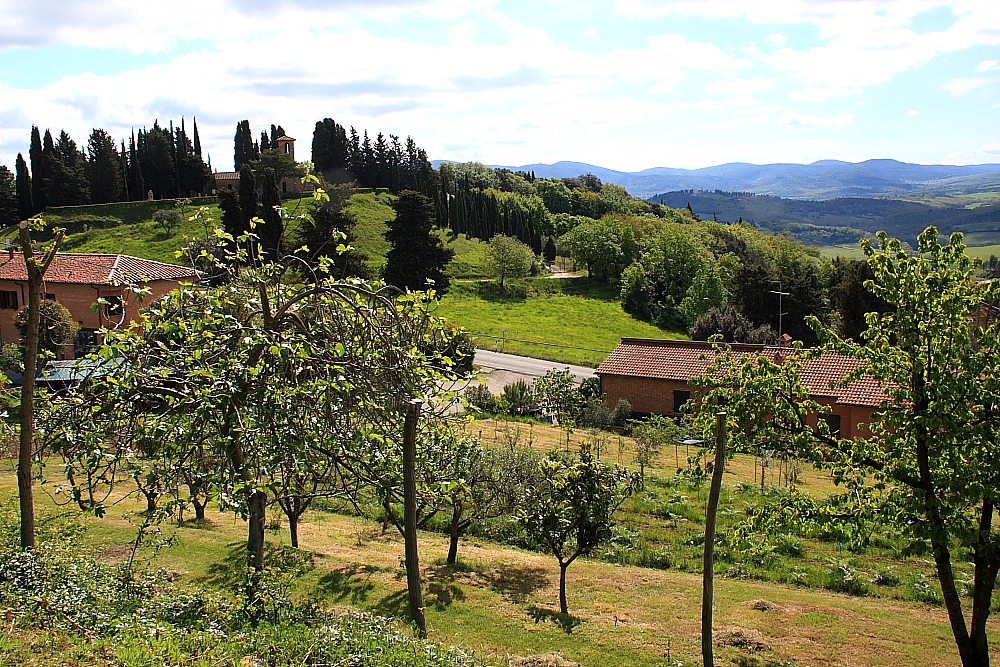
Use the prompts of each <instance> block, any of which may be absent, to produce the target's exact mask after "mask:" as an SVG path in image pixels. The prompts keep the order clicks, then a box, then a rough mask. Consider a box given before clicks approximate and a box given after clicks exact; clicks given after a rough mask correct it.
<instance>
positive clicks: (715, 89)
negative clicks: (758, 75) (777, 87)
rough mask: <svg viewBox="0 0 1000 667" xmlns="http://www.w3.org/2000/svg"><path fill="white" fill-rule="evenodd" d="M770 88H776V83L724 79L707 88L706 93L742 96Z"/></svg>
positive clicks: (760, 80) (764, 80)
mask: <svg viewBox="0 0 1000 667" xmlns="http://www.w3.org/2000/svg"><path fill="white" fill-rule="evenodd" d="M769 88H774V82H773V81H768V80H767V79H730V80H725V79H722V80H718V81H713V82H711V83H710V84H708V85H707V86H705V92H706V93H708V94H710V95H717V94H722V95H742V94H744V93H757V92H760V91H762V90H767V89H769Z"/></svg>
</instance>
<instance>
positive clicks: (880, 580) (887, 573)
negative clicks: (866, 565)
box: [872, 565, 900, 588]
mask: <svg viewBox="0 0 1000 667" xmlns="http://www.w3.org/2000/svg"><path fill="white" fill-rule="evenodd" d="M899 582H900V579H899V575H898V574H896V573H895V572H894V571H893V569H892V566H891V565H886V566H885V567H880V568H878V569H876V570H875V574H873V575H872V583H873V584H877V585H879V586H887V587H889V588H895V587H896V586H899Z"/></svg>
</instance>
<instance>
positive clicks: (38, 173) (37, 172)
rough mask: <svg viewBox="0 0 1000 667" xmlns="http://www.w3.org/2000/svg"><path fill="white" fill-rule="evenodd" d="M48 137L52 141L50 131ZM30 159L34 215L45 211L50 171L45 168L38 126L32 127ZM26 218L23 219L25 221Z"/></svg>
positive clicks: (47, 132) (47, 133) (46, 132)
mask: <svg viewBox="0 0 1000 667" xmlns="http://www.w3.org/2000/svg"><path fill="white" fill-rule="evenodd" d="M45 134H46V136H47V137H48V139H49V141H50V142H51V141H52V135H51V134H49V131H48V130H46V131H45ZM28 157H29V158H30V159H31V176H32V181H31V199H32V201H33V203H34V206H33V207H32V213H33V214H34V213H41V212H43V211H45V178H46V177H47V176H48V175H49V173H48V170H47V169H46V168H45V156H44V155H43V153H42V139H41V136H40V135H39V133H38V126H37V125H32V126H31V148H30V150H29V151H28ZM24 219H26V218H22V220H24Z"/></svg>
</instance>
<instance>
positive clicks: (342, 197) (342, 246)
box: [294, 184, 372, 279]
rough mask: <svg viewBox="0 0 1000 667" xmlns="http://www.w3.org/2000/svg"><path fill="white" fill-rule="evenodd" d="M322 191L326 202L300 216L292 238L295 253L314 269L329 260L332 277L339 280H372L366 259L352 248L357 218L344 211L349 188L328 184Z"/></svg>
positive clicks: (319, 203) (349, 193)
mask: <svg viewBox="0 0 1000 667" xmlns="http://www.w3.org/2000/svg"><path fill="white" fill-rule="evenodd" d="M323 189H324V191H325V192H326V193H327V196H328V197H329V199H328V201H325V202H316V203H315V204H314V206H313V208H312V213H311V214H310V215H307V216H303V219H302V222H301V224H300V226H299V227H298V229H297V230H296V235H295V241H294V245H296V246H298V247H299V250H297V251H296V254H298V255H299V256H300V257H302V258H303V259H305V260H306V262H307V263H308V264H309V265H310V266H311V267H313V268H317V267H318V266H319V263H320V258H321V257H328V258H330V260H331V261H332V263H331V264H330V265H329V266H330V267H332V268H333V267H335V273H334V274H333V276H334V277H336V278H339V279H344V278H351V277H355V278H365V279H368V278H371V277H372V271H371V269H370V268H369V267H368V257H367V256H366V255H365V254H364V253H363V252H361V251H359V250H358V249H357V248H355V247H354V243H355V241H356V239H355V236H354V228H355V226H356V225H357V219H355V217H354V215H353V214H352V213H351V212H350V211H349V210H347V203H348V202H349V201H350V198H351V190H350V188H349V187H347V186H336V185H329V184H327V185H326V186H325V187H324V188H323Z"/></svg>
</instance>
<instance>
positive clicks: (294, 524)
mask: <svg viewBox="0 0 1000 667" xmlns="http://www.w3.org/2000/svg"><path fill="white" fill-rule="evenodd" d="M288 533H289V535H291V538H292V547H293V548H295V549H298V548H299V517H298V515H297V514H295V512H290V513H289V514H288Z"/></svg>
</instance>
